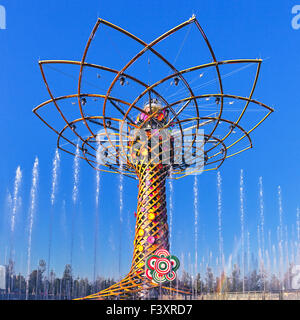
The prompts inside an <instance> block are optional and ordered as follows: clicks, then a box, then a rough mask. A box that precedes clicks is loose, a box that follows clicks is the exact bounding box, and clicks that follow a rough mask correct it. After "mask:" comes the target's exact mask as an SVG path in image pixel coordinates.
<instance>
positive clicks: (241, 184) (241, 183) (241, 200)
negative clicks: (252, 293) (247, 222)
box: [240, 169, 245, 292]
mask: <svg viewBox="0 0 300 320" xmlns="http://www.w3.org/2000/svg"><path fill="white" fill-rule="evenodd" d="M240 212H241V246H242V279H243V292H245V256H244V251H245V239H244V219H245V210H244V170H243V169H241V173H240Z"/></svg>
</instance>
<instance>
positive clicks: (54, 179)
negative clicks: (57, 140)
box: [47, 149, 60, 279]
mask: <svg viewBox="0 0 300 320" xmlns="http://www.w3.org/2000/svg"><path fill="white" fill-rule="evenodd" d="M59 165H60V155H59V152H58V150H57V149H56V151H55V154H54V158H53V161H52V184H51V195H50V202H51V206H52V207H51V213H50V223H49V247H48V268H47V275H48V279H49V273H50V264H51V248H52V227H53V214H54V212H53V210H54V209H53V206H54V203H55V197H56V192H57V187H58V171H59Z"/></svg>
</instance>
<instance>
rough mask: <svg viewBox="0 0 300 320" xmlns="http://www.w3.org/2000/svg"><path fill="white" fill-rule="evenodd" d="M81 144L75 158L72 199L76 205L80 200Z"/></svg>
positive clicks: (77, 148)
mask: <svg viewBox="0 0 300 320" xmlns="http://www.w3.org/2000/svg"><path fill="white" fill-rule="evenodd" d="M79 159H80V158H79V145H77V147H76V153H75V158H74V163H73V179H74V183H73V192H72V200H73V203H74V205H75V204H76V202H77V200H78V188H79V170H80V167H79Z"/></svg>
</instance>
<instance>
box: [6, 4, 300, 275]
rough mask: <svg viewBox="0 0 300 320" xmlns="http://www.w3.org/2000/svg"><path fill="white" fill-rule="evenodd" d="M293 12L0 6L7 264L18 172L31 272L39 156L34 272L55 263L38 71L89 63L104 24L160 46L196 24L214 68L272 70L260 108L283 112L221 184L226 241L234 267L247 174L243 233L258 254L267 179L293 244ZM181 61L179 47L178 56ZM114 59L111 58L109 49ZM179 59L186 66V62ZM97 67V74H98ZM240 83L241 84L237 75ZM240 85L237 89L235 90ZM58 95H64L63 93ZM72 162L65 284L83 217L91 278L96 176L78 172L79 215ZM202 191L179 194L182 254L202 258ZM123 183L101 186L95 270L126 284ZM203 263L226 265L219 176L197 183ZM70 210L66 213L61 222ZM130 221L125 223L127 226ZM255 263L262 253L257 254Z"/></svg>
mask: <svg viewBox="0 0 300 320" xmlns="http://www.w3.org/2000/svg"><path fill="white" fill-rule="evenodd" d="M295 4H297V3H296V2H295V1H277V2H273V3H272V4H271V3H270V2H269V1H258V0H255V1H251V3H249V1H232V0H231V1H225V0H218V1H217V0H211V1H190V0H187V1H179V0H176V1H156V0H155V1H151V2H142V1H137V0H134V1H129V2H128V1H96V0H85V1H81V0H78V1H77V0H72V1H67V0H60V1H58V0H52V1H47V2H46V1H44V2H40V1H33V0H29V1H17V0H9V1H8V0H7V1H6V0H0V5H3V6H5V8H6V14H7V29H6V30H0V39H1V41H0V43H1V51H0V69H1V73H0V92H1V103H0V105H1V117H0V123H1V125H0V133H1V137H2V152H1V157H0V177H1V185H0V208H1V216H0V230H1V235H0V264H4V259H5V248H9V219H10V218H9V215H10V212H9V210H8V209H7V205H6V198H7V193H8V192H12V191H13V181H14V176H15V170H16V168H17V166H18V165H20V166H21V169H22V172H23V182H22V186H21V191H20V192H21V193H20V195H21V197H22V206H21V208H20V210H19V211H18V217H17V225H16V238H15V247H16V257H17V268H18V269H22V270H25V265H26V263H27V262H26V257H27V256H26V255H27V253H26V251H25V250H26V247H27V243H26V242H27V237H28V234H27V228H28V221H27V215H28V206H29V191H30V184H31V170H32V166H33V162H34V159H35V157H36V156H38V157H39V160H40V177H39V193H38V202H37V210H36V213H35V220H34V227H33V242H32V248H33V250H32V265H33V266H34V265H35V264H36V263H37V261H38V259H39V258H44V259H47V254H48V230H49V227H48V222H49V216H50V186H51V166H52V158H53V156H54V152H55V145H56V137H55V135H54V134H53V133H52V132H51V131H50V130H48V129H47V128H46V127H45V126H44V125H43V124H42V123H41V121H40V120H39V119H38V118H37V117H35V116H34V114H33V113H32V112H31V111H32V109H33V108H34V107H35V106H37V105H38V104H39V103H41V102H43V101H45V100H47V99H48V98H49V97H48V93H47V91H46V89H45V86H44V84H43V81H42V77H41V74H40V70H39V67H38V60H39V59H70V60H80V59H81V56H82V53H83V48H84V46H85V44H86V41H87V39H88V37H89V35H90V32H91V30H92V28H93V26H94V24H95V23H96V20H97V17H101V18H104V19H105V20H108V21H111V22H112V23H114V24H117V25H119V26H121V27H122V28H124V29H127V30H129V31H130V32H132V33H134V34H136V35H137V36H139V37H140V38H142V39H144V40H145V41H151V40H153V39H154V38H155V37H157V36H158V35H160V34H162V33H163V32H165V31H166V30H168V29H170V28H172V27H174V26H175V25H177V24H179V23H181V22H182V21H185V20H187V19H188V18H189V17H191V15H192V14H193V13H195V14H196V16H197V19H198V21H199V22H200V24H201V25H202V27H203V29H204V30H205V32H206V34H207V37H208V39H209V40H210V42H211V44H212V47H213V49H214V51H215V53H216V55H217V59H219V60H222V59H231V58H232V59H234V58H259V57H261V58H267V59H266V61H265V62H264V63H263V65H262V70H261V76H260V78H259V82H258V86H257V90H256V91H255V94H254V98H255V99H257V100H260V101H262V102H264V103H266V104H268V105H270V106H271V107H274V108H275V110H276V112H274V113H273V114H272V115H271V116H270V118H269V119H267V121H266V122H265V123H263V125H262V126H261V127H259V128H258V129H257V130H256V131H254V133H253V135H252V137H253V142H254V149H253V150H250V151H247V152H245V153H243V154H241V155H239V156H237V157H234V158H231V159H229V160H228V161H227V162H225V164H224V165H223V166H222V167H221V169H220V172H221V175H222V179H223V237H224V248H225V253H226V256H228V255H229V254H230V253H231V252H232V251H233V250H234V246H235V244H234V236H236V237H237V239H239V238H240V216H239V215H240V213H239V174H240V169H244V172H245V194H246V203H245V206H246V207H245V215H246V218H245V219H246V229H247V230H249V232H250V234H251V235H253V238H251V245H252V247H253V251H255V248H256V246H257V240H256V229H257V224H258V223H259V202H258V178H259V177H260V176H263V180H264V194H265V199H264V200H265V230H266V231H268V230H271V231H272V238H273V241H274V243H276V241H277V240H276V228H277V226H278V224H279V214H278V200H277V187H278V185H281V187H282V195H283V210H284V213H283V215H284V218H283V219H284V225H287V226H288V230H289V234H290V236H291V237H292V228H293V227H292V226H293V225H294V228H295V223H296V208H297V206H298V205H299V181H300V172H299V155H300V153H299V152H300V151H299V116H300V109H299V101H300V91H299V72H300V61H299V54H298V53H299V51H300V42H299V39H300V30H298V31H297V30H294V29H293V28H292V26H291V20H292V17H293V15H292V14H291V10H292V7H293V6H294V5H295ZM172 46H173V47H171V48H170V49H171V50H174V52H177V50H178V46H179V44H178V46H177V47H175V44H172ZM104 50H105V48H104ZM181 58H182V59H184V58H185V56H184V55H183V56H182V57H181ZM99 63H100V62H99ZM152 72H153V73H154V72H155V71H152ZM238 75H239V74H238ZM235 79H236V80H235V81H236V82H235V85H237V86H238V85H239V78H238V77H237V78H235ZM60 85H61V87H60V88H59V90H61V91H64V90H63V89H64V88H63V85H62V84H60ZM72 165H73V159H72V157H70V156H69V155H67V154H61V169H60V176H59V194H58V196H57V199H56V204H55V213H54V215H55V226H54V239H53V257H52V262H53V267H54V268H55V270H56V271H57V273H60V272H61V271H62V268H63V266H64V265H65V264H66V263H69V260H70V259H69V257H70V249H69V248H70V233H71V219H72V214H73V213H74V212H75V216H76V222H75V226H76V227H75V230H76V232H75V233H76V237H75V246H74V248H75V250H74V270H75V273H76V274H80V275H83V276H89V277H92V273H93V250H94V249H93V245H94V238H93V234H94V214H95V202H94V197H95V173H94V172H93V171H92V169H91V168H90V167H89V166H88V165H87V164H86V163H84V162H83V161H82V162H81V163H80V186H79V198H80V201H79V203H78V205H77V206H76V207H74V206H73V205H72V201H71V196H72V183H73V180H72V179H73V178H72ZM193 179H194V177H188V178H186V179H183V180H180V181H176V182H174V190H175V191H174V192H175V193H174V199H175V201H174V208H175V209H174V218H173V232H174V235H173V241H174V247H173V250H174V252H173V253H174V254H177V255H178V256H181V255H182V254H183V253H184V254H187V253H188V252H191V256H192V257H193V255H194V240H193V237H191V234H192V235H193V232H194V231H193V230H194V222H193V221H194V214H193ZM118 182H119V177H118V176H116V175H113V174H103V175H102V176H101V194H100V199H101V200H100V210H99V212H100V228H99V238H100V241H99V254H98V262H99V264H98V270H99V273H100V274H106V275H110V276H111V275H117V274H118V259H119V249H118V248H119V194H118V191H117V190H118V189H117V188H118ZM124 183H125V185H124V190H125V191H124V199H125V203H124V211H123V215H124V225H125V224H127V225H131V229H132V232H133V230H134V216H133V212H134V211H135V208H136V196H137V183H136V182H134V181H130V180H127V179H125V182H124ZM198 200H199V223H200V227H199V245H198V248H199V256H200V257H202V256H205V257H206V256H207V252H208V251H209V250H212V251H213V252H214V255H216V254H217V248H218V247H217V246H218V244H217V241H218V228H217V192H216V172H210V173H205V174H203V175H201V176H199V199H198ZM63 201H65V211H64V210H63ZM127 217H128V218H127ZM124 225H123V229H122V232H121V234H122V248H123V250H124V251H123V253H122V260H121V262H122V263H121V271H122V273H123V274H124V273H126V271H127V269H128V268H129V263H130V258H131V252H132V240H133V239H132V236H133V233H132V232H131V234H130V232H129V231H128V230H129V229H128V228H127V227H125V226H124ZM255 252H256V251H255Z"/></svg>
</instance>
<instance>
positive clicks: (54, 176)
mask: <svg viewBox="0 0 300 320" xmlns="http://www.w3.org/2000/svg"><path fill="white" fill-rule="evenodd" d="M59 164H60V156H59V152H58V150H57V149H56V151H55V155H54V158H53V162H52V185H51V196H50V200H51V205H52V206H53V205H54V202H55V196H56V192H57V186H58V170H59Z"/></svg>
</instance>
